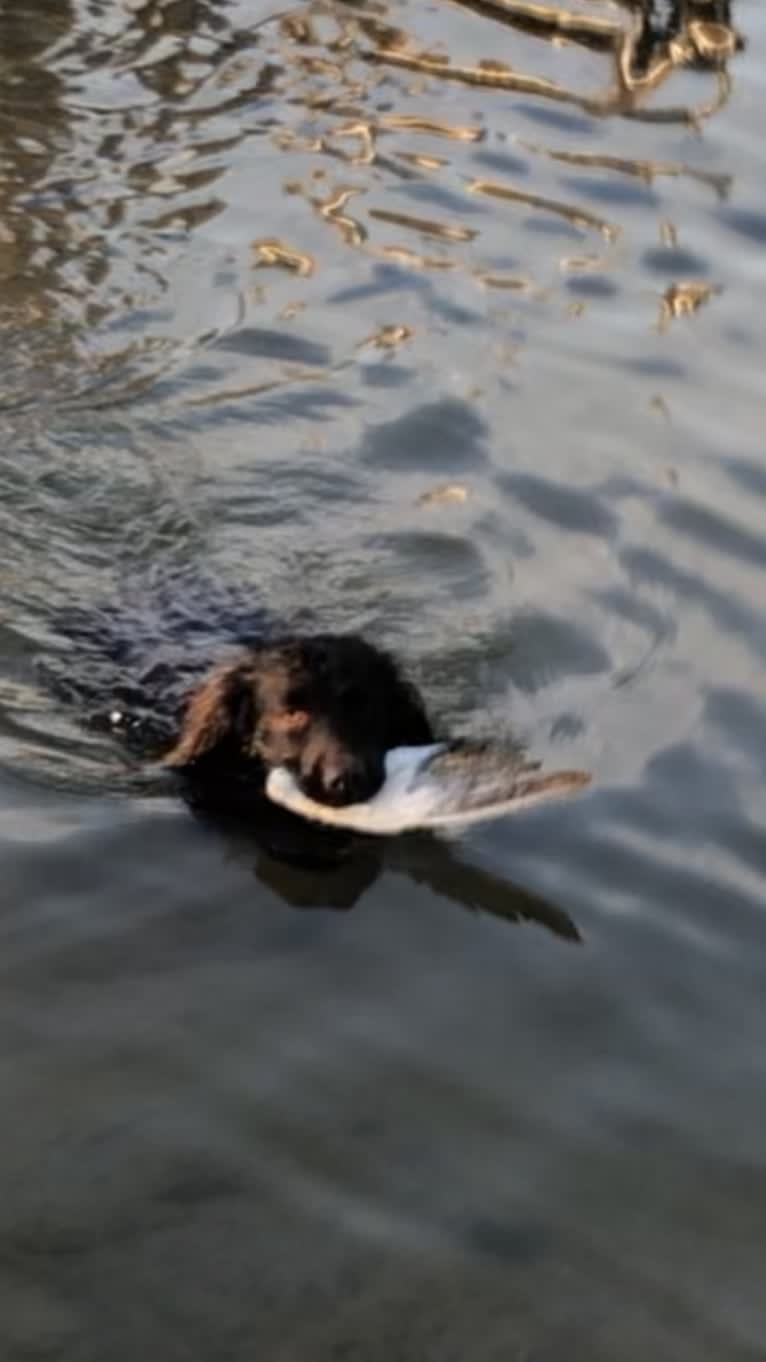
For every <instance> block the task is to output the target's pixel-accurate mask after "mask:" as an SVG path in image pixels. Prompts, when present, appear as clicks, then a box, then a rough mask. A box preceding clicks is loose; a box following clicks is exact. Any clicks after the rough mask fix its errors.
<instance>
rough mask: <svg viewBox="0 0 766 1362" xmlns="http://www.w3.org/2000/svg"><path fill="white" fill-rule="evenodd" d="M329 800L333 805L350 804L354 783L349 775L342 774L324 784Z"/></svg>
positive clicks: (332, 777)
mask: <svg viewBox="0 0 766 1362" xmlns="http://www.w3.org/2000/svg"><path fill="white" fill-rule="evenodd" d="M323 784H324V788H325V791H326V794H327V798H328V800H330V802H331V803H333V804H350V803H351V802H352V798H353V789H352V785H353V782H352V781H351V780H350V779H349V777H348V775H347V774H345V773H341V774H340V775H337V776H331V777H330V779H329V780H325V781H324V782H323Z"/></svg>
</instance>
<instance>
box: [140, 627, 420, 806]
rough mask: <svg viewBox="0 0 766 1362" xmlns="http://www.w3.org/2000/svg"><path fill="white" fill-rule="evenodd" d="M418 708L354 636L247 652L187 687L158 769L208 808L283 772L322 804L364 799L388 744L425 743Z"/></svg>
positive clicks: (415, 698) (388, 665)
mask: <svg viewBox="0 0 766 1362" xmlns="http://www.w3.org/2000/svg"><path fill="white" fill-rule="evenodd" d="M433 737H434V734H433V730H432V727H431V723H430V721H429V719H428V716H427V714H426V710H425V706H424V704H423V701H422V700H421V698H420V696H419V694H418V692H417V691H416V689H415V687H414V686H413V685H411V683H410V682H409V681H407V680H406V679H405V678H404V677H403V675H402V674H401V672H400V670H399V667H398V665H397V663H396V662H395V661H394V660H393V658H392V657H390V656H389V655H388V654H387V653H385V652H382V651H381V650H380V649H378V648H376V647H373V646H372V645H371V644H370V643H367V642H365V641H364V640H363V639H361V638H358V637H356V636H354V635H349V636H342V635H335V634H320V635H315V636H313V637H312V636H306V637H294V638H287V639H281V640H279V639H278V640H275V641H271V642H268V643H265V644H264V645H263V646H261V647H258V646H253V647H250V648H248V649H247V651H246V652H243V653H242V655H241V656H240V657H238V658H236V659H234V660H233V661H230V662H226V663H223V664H222V665H220V666H218V667H216V668H215V669H214V670H212V671H211V672H210V673H209V674H208V675H207V676H206V677H204V678H203V679H202V680H201V681H200V683H199V684H198V685H197V686H196V687H195V688H194V690H193V692H192V694H191V696H190V698H189V700H188V703H187V706H186V710H185V713H184V714H183V718H182V721H181V728H180V734H179V737H178V740H177V742H176V743H175V744H174V746H173V747H172V748H171V750H170V751H169V752H167V753H166V755H165V756H164V759H163V760H164V764H165V765H166V766H169V767H172V768H174V769H175V770H178V771H180V772H181V773H182V774H183V776H184V777H185V779H186V780H188V781H189V782H190V783H191V785H192V786H193V787H194V788H195V790H196V792H197V794H198V795H199V796H201V797H202V798H203V799H204V802H206V803H211V802H212V803H215V802H216V794H217V793H218V794H219V795H221V796H222V799H220V800H219V801H218V802H223V803H226V802H228V801H227V800H226V797H225V787H226V786H227V785H229V786H231V787H232V790H233V789H234V788H235V787H238V786H241V785H242V784H243V783H245V784H248V785H250V786H255V787H259V788H261V789H262V786H263V782H264V779H265V776H266V774H267V772H268V771H269V769H270V768H272V767H275V766H286V767H287V768H288V769H289V770H291V771H292V772H293V773H294V775H295V777H296V780H297V781H298V783H299V785H300V786H301V788H302V790H303V791H304V792H305V793H306V794H308V795H310V796H311V798H313V799H315V800H318V801H319V802H321V803H325V804H332V805H336V806H338V805H343V804H354V803H359V802H362V801H364V800H367V799H369V798H371V797H372V796H373V795H374V794H376V793H377V791H378V790H379V789H380V787H381V785H382V784H383V781H384V778H385V770H384V762H385V756H386V753H387V752H388V751H389V750H390V749H391V748H392V747H403V746H418V745H420V744H424V743H428V742H432V741H433Z"/></svg>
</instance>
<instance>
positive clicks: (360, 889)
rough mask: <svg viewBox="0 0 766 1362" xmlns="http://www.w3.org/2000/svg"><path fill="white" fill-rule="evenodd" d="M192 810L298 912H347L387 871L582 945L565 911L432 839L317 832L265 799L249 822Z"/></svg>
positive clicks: (477, 909) (471, 907) (237, 815)
mask: <svg viewBox="0 0 766 1362" xmlns="http://www.w3.org/2000/svg"><path fill="white" fill-rule="evenodd" d="M192 811H193V813H194V815H195V816H196V817H197V818H198V819H199V820H200V821H201V822H202V823H203V824H204V825H205V826H206V827H207V828H209V829H212V830H214V831H215V833H216V834H217V835H218V837H220V839H221V841H222V842H223V844H224V846H225V848H226V850H227V852H228V853H229V854H230V855H232V856H233V857H234V858H235V859H236V860H238V861H245V862H247V863H249V864H250V865H252V868H253V872H254V874H255V875H256V877H257V879H258V880H259V881H260V882H261V883H262V884H264V885H266V886H267V888H269V889H270V890H271V891H272V893H274V894H276V895H277V897H278V898H280V899H281V900H282V901H283V902H284V903H287V904H288V905H289V906H290V907H292V908H300V909H311V910H315V909H330V910H333V911H336V912H349V911H351V909H353V908H356V907H357V906H358V905H359V904H360V903H361V901H362V899H363V898H364V895H365V894H366V893H367V891H368V889H370V888H372V886H373V884H374V883H375V882H376V880H377V879H378V877H379V876H380V875H381V874H382V873H384V872H385V871H389V872H392V873H394V874H396V875H402V876H404V877H405V878H407V879H409V880H411V881H412V882H413V883H414V884H416V885H418V886H421V887H424V888H426V889H429V890H431V892H432V893H433V894H435V895H436V896H437V897H438V898H440V899H442V900H447V901H448V902H449V903H455V904H458V905H459V906H460V907H461V908H464V909H465V910H466V911H468V912H471V913H487V914H489V916H491V917H494V918H497V919H499V920H500V921H503V922H507V923H511V924H514V925H517V926H518V925H521V924H523V923H534V924H536V925H537V926H539V927H544V928H545V929H546V930H547V931H549V932H551V933H552V934H553V935H554V936H557V937H559V938H561V939H562V940H564V941H570V942H578V943H579V942H581V941H582V937H581V935H580V932H579V930H578V928H577V926H576V924H575V922H574V921H573V920H572V918H571V917H570V915H569V913H567V912H566V911H565V910H564V909H563V908H560V907H559V906H558V905H556V904H554V903H551V902H550V901H549V900H547V899H544V898H542V897H540V896H539V895H538V894H534V893H532V892H531V891H530V890H528V889H525V888H523V887H522V886H521V885H517V884H513V883H511V882H510V881H509V880H507V879H504V878H502V877H501V876H498V875H494V874H493V873H492V872H491V871H487V870H484V869H482V868H481V867H480V866H477V865H472V864H471V863H470V862H469V861H468V860H466V859H465V858H464V857H463V856H462V855H461V853H460V850H459V849H458V848H457V847H456V846H454V845H450V844H449V843H448V842H445V841H443V840H441V839H440V838H437V837H434V836H433V835H431V834H429V833H411V834H409V835H406V836H402V837H397V838H373V837H360V836H358V835H355V834H351V833H346V832H343V831H340V830H336V829H329V828H321V827H318V826H315V825H313V824H311V823H308V822H306V821H305V820H304V819H302V818H298V817H296V816H295V815H294V814H291V813H288V812H287V811H285V810H283V809H280V808H278V807H277V806H276V805H273V804H271V803H270V802H269V800H267V799H263V798H262V799H260V800H258V801H257V808H253V810H252V811H251V814H250V816H249V817H248V818H247V820H246V819H245V817H244V816H243V814H242V813H241V812H234V811H231V812H229V813H226V812H221V811H220V810H216V811H213V810H211V809H210V808H201V807H199V805H198V806H197V807H196V808H194V809H193V810H192Z"/></svg>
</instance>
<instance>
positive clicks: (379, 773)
mask: <svg viewBox="0 0 766 1362" xmlns="http://www.w3.org/2000/svg"><path fill="white" fill-rule="evenodd" d="M382 784H383V763H382V761H377V760H376V759H375V758H373V757H361V756H353V757H349V758H347V759H345V760H344V759H339V758H337V757H332V756H325V757H320V759H319V760H318V761H317V762H316V764H315V766H314V767H313V769H312V771H311V772H310V774H309V776H308V779H307V780H306V781H305V782H304V788H305V790H306V793H307V794H309V795H310V796H311V797H312V799H316V800H318V801H319V802H320V803H322V804H332V805H334V806H336V807H339V806H341V805H343V804H362V803H364V801H365V800H367V799H371V798H372V796H373V795H374V794H375V793H376V792H377V790H379V789H380V786H381V785H382Z"/></svg>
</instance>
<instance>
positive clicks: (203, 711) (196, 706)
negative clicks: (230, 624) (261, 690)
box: [162, 662, 255, 768]
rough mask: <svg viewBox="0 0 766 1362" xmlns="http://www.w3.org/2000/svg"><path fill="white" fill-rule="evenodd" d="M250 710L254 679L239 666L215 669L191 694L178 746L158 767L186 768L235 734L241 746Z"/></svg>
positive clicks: (245, 669) (251, 719) (251, 715)
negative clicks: (238, 736)
mask: <svg viewBox="0 0 766 1362" xmlns="http://www.w3.org/2000/svg"><path fill="white" fill-rule="evenodd" d="M254 710H255V688H254V679H253V677H252V676H251V675H250V674H249V672H248V669H247V668H246V667H244V666H243V665H242V663H241V662H233V663H232V662H227V663H224V664H223V665H222V666H220V667H216V668H215V670H214V671H212V672H211V673H210V675H209V676H208V677H207V679H206V680H205V681H203V683H202V685H201V686H199V687H198V689H197V690H195V691H194V693H193V695H192V697H191V699H190V701H189V703H188V705H187V707H186V713H185V714H184V718H183V724H182V726H181V734H180V737H179V739H178V742H177V743H176V745H175V747H172V748H171V749H170V751H169V752H168V753H166V755H165V756H164V757H163V759H162V765H163V766H171V767H176V768H177V767H183V766H189V765H190V764H191V763H192V762H194V761H197V759H198V758H199V757H202V756H204V755H205V753H206V752H211V751H212V749H213V748H214V747H217V745H218V744H219V743H220V742H223V741H224V739H226V738H230V737H232V736H235V735H237V734H240V735H241V737H242V739H243V743H244V739H245V727H246V725H247V724H248V723H249V725H250V727H251V728H252V724H253V716H254ZM245 745H246V744H245Z"/></svg>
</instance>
